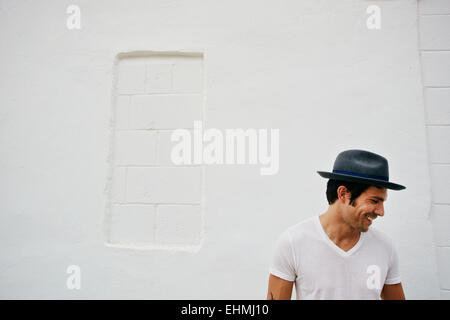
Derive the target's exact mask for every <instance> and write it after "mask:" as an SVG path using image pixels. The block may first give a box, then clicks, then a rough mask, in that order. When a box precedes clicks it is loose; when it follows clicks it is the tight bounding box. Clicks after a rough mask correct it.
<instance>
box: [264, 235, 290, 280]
mask: <svg viewBox="0 0 450 320" xmlns="http://www.w3.org/2000/svg"><path fill="white" fill-rule="evenodd" d="M270 273H271V274H273V275H274V276H277V277H279V278H281V279H284V280H287V281H294V280H295V279H296V273H295V262H294V255H293V249H292V241H291V237H290V235H289V232H288V231H287V230H286V231H285V232H284V233H282V234H281V236H280V237H279V238H278V240H277V243H276V246H275V252H274V254H273V258H272V264H271V266H270Z"/></svg>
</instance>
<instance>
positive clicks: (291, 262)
mask: <svg viewBox="0 0 450 320" xmlns="http://www.w3.org/2000/svg"><path fill="white" fill-rule="evenodd" d="M270 273H271V274H273V275H275V276H277V277H279V278H282V279H284V280H288V281H295V288H296V297H297V299H327V300H332V299H346V300H347V299H364V300H367V299H371V300H372V299H373V300H379V299H380V294H381V290H382V289H383V285H384V284H396V283H400V270H399V263H398V255H397V251H396V248H395V246H394V244H393V242H392V240H391V238H390V237H388V236H387V235H386V234H384V233H382V232H381V231H379V230H376V229H374V228H373V227H372V228H369V230H368V231H367V232H361V234H360V237H359V240H358V242H357V243H356V245H355V246H353V248H351V249H350V250H349V251H344V250H342V249H341V248H339V247H338V246H337V245H336V244H335V243H334V242H333V241H332V240H331V239H330V238H329V237H328V235H327V234H326V233H325V231H324V230H323V227H322V224H321V223H320V220H319V216H314V217H311V218H309V219H307V220H304V221H302V222H299V223H297V224H295V225H293V226H292V227H290V228H288V229H287V230H285V231H284V232H283V233H282V234H281V236H280V237H279V238H278V241H277V244H276V249H275V253H274V255H273V260H272V264H271V266H270Z"/></svg>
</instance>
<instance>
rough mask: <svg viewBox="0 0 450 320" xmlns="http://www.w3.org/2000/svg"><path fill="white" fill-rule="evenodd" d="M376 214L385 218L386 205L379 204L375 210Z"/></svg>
mask: <svg viewBox="0 0 450 320" xmlns="http://www.w3.org/2000/svg"><path fill="white" fill-rule="evenodd" d="M375 213H376V214H377V215H379V216H380V217H382V216H384V205H383V203H381V204H379V205H378V206H377V208H376V210H375Z"/></svg>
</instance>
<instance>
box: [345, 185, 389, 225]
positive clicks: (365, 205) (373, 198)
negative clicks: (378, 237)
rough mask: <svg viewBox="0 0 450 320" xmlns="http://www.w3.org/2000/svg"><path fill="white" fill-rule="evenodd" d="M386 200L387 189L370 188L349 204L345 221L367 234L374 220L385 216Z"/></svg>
mask: <svg viewBox="0 0 450 320" xmlns="http://www.w3.org/2000/svg"><path fill="white" fill-rule="evenodd" d="M386 198H387V190H386V188H377V187H373V186H371V187H369V188H368V189H367V190H366V191H364V192H363V193H362V194H361V195H360V196H359V197H358V198H356V199H355V200H354V201H353V203H352V204H350V203H348V204H349V205H348V207H347V209H348V211H347V212H346V214H345V218H346V219H345V220H346V221H347V223H349V224H350V225H351V226H352V227H354V228H356V229H357V230H359V231H360V232H366V231H367V230H369V226H370V225H371V224H372V220H374V219H376V218H377V217H378V216H380V217H382V216H384V206H383V202H384V201H385V200H386Z"/></svg>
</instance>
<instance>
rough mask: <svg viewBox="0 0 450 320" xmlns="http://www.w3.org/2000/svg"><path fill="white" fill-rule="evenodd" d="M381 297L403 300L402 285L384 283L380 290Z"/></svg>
mask: <svg viewBox="0 0 450 320" xmlns="http://www.w3.org/2000/svg"><path fill="white" fill-rule="evenodd" d="M381 299H383V300H405V294H404V293H403V287H402V284H401V283H396V284H385V285H384V286H383V290H382V291H381Z"/></svg>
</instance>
